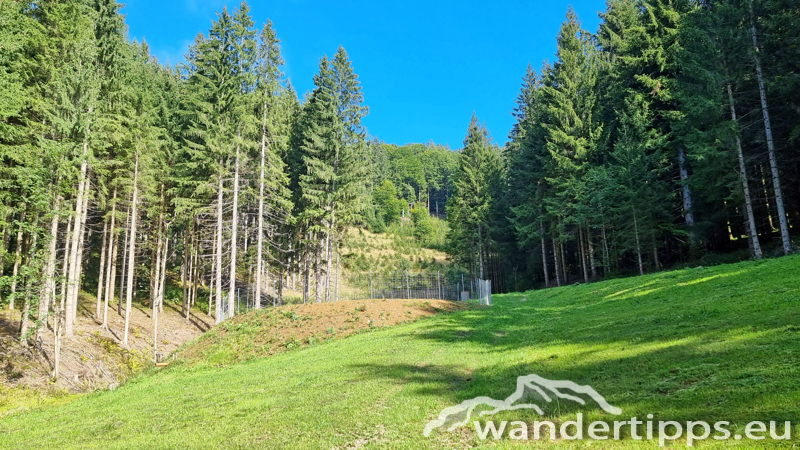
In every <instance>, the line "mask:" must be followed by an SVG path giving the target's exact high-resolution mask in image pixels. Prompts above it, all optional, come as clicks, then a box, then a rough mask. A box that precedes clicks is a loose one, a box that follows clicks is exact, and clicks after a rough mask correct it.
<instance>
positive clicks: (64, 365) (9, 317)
mask: <svg viewBox="0 0 800 450" xmlns="http://www.w3.org/2000/svg"><path fill="white" fill-rule="evenodd" d="M116 306H117V305H116V304H113V305H110V306H109V312H108V318H109V329H108V330H104V329H103V328H102V327H101V326H100V322H99V321H97V320H95V318H94V309H95V304H94V297H93V296H91V295H89V294H87V293H81V296H80V305H79V308H78V320H77V323H76V326H75V330H76V332H75V336H74V337H72V338H70V339H67V338H64V340H63V341H62V342H63V345H62V354H61V370H60V377H59V379H58V381H57V382H55V383H53V382H52V381H51V374H52V371H53V356H54V351H53V347H54V341H53V339H54V336H53V330H52V328H51V326H52V320H51V321H50V326H47V327H45V330H44V333H43V336H42V342H41V343H40V344H36V345H31V346H27V347H26V346H23V345H21V344H20V342H19V334H18V333H19V312H18V311H8V310H4V311H2V312H0V388H4V389H0V406H2V403H3V401H4V399H3V396H4V395H12V394H13V388H32V389H36V390H40V391H41V390H45V391H67V392H72V393H77V392H89V391H92V390H95V389H100V388H108V387H109V386H111V387H113V386H114V385H116V384H118V383H120V382H121V381H122V380H123V379H125V378H126V377H127V376H129V375H131V374H132V373H135V372H137V371H139V370H140V369H142V368H144V367H145V366H147V365H151V364H152V363H153V318H152V310H151V309H149V308H147V307H146V306H143V305H141V304H137V303H134V305H133V310H132V311H131V324H130V335H129V341H130V345H129V347H128V348H123V347H122V346H121V341H122V336H123V332H124V326H125V317H124V316H121V315H119V314H117V308H116ZM123 314H124V310H123ZM211 324H213V318H210V317H208V316H206V315H205V314H202V313H199V312H197V311H192V313H191V315H190V317H189V320H187V319H186V318H185V317H182V316H181V314H180V307H179V306H178V307H176V306H175V305H172V304H165V305H164V312H163V313H161V314H159V318H158V341H159V342H158V347H159V353H161V354H162V355H169V354H170V353H171V352H173V351H174V350H175V349H177V348H179V347H180V346H182V345H183V344H184V343H186V342H188V341H191V340H193V339H195V338H196V337H197V336H199V335H200V334H202V333H203V332H204V331H206V330H208V329H209V328H210V327H211ZM9 389H12V390H9ZM4 391H5V392H6V394H3V392H4Z"/></svg>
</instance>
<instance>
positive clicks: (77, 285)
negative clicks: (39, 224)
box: [68, 176, 92, 329]
mask: <svg viewBox="0 0 800 450" xmlns="http://www.w3.org/2000/svg"><path fill="white" fill-rule="evenodd" d="M83 183H84V187H83V192H84V196H83V209H82V211H81V223H80V230H79V232H78V236H80V240H79V242H78V244H79V245H78V256H77V260H78V270H77V272H76V276H75V290H73V291H72V295H74V296H75V298H74V299H73V301H72V309H71V310H70V311H68V313H69V320H71V321H72V326H73V329H74V327H75V324H76V322H77V320H78V299H79V294H80V291H81V287H82V283H81V281H82V280H81V276H82V275H83V263H84V258H86V256H84V245H85V243H86V241H87V240H90V239H91V236H92V231H91V230H89V235H88V237H86V238H85V239H84V234H86V220H87V218H88V217H89V214H88V212H89V177H88V176H87V177H86V180H84V182H83Z"/></svg>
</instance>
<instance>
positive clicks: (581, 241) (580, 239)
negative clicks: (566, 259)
mask: <svg viewBox="0 0 800 450" xmlns="http://www.w3.org/2000/svg"><path fill="white" fill-rule="evenodd" d="M578 252H579V253H580V255H581V269H583V282H584V283H588V282H589V267H588V266H589V265H588V264H587V263H586V259H587V258H586V241H585V240H584V238H583V228H581V227H580V226H578Z"/></svg>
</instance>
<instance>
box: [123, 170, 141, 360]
mask: <svg viewBox="0 0 800 450" xmlns="http://www.w3.org/2000/svg"><path fill="white" fill-rule="evenodd" d="M138 200H139V158H138V157H137V158H136V162H135V163H134V166H133V200H131V228H130V232H129V234H130V238H129V241H130V242H129V244H128V287H127V288H126V289H125V294H126V295H125V334H124V337H123V339H122V345H123V346H125V347H128V331H129V328H130V323H131V307H132V303H133V280H134V276H135V274H134V273H133V272H134V270H135V266H134V258H135V256H136V203H137V201H138Z"/></svg>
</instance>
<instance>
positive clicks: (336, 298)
mask: <svg viewBox="0 0 800 450" xmlns="http://www.w3.org/2000/svg"><path fill="white" fill-rule="evenodd" d="M335 253H336V282H335V283H334V288H333V289H334V293H333V301H335V302H338V301H339V243H338V242H337V243H336V252H335Z"/></svg>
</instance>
